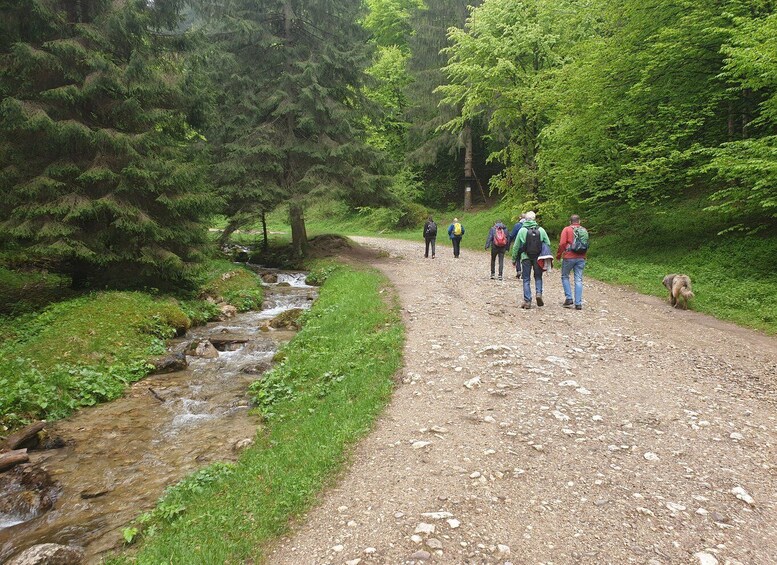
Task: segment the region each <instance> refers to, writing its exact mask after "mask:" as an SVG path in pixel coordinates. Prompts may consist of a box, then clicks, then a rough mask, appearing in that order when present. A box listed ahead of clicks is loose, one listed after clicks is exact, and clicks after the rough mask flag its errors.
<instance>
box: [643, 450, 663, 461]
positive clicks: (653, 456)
mask: <svg viewBox="0 0 777 565" xmlns="http://www.w3.org/2000/svg"><path fill="white" fill-rule="evenodd" d="M644 457H645V459H647V460H648V461H660V460H661V459H660V458H659V457H658V455H656V454H655V453H653V452H652V451H648V452H647V453H645V455H644Z"/></svg>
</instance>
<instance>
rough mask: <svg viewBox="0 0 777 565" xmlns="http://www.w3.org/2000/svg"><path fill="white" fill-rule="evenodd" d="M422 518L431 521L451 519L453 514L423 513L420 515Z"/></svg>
mask: <svg viewBox="0 0 777 565" xmlns="http://www.w3.org/2000/svg"><path fill="white" fill-rule="evenodd" d="M421 516H423V517H424V518H431V519H432V520H443V519H444V518H453V514H451V513H450V512H424V513H423V514H421Z"/></svg>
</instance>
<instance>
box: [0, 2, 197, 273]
mask: <svg viewBox="0 0 777 565" xmlns="http://www.w3.org/2000/svg"><path fill="white" fill-rule="evenodd" d="M173 4H174V3H171V2H157V3H156V4H150V3H148V2H145V1H144V0H130V1H127V2H121V3H115V2H110V1H108V0H19V1H18V2H14V3H13V4H12V5H11V6H10V7H8V8H7V9H6V10H5V11H4V12H5V14H4V15H5V18H4V21H3V24H4V26H5V29H4V30H3V31H4V33H3V34H2V36H3V39H2V43H0V49H1V50H2V51H1V52H0V94H2V96H3V101H2V103H1V104H0V163H2V175H0V177H1V180H0V190H1V191H2V193H3V195H4V196H5V198H4V199H3V201H4V202H3V206H4V207H3V209H2V214H3V218H2V220H3V221H2V224H1V225H2V228H0V229H2V231H3V235H4V236H5V238H4V239H5V241H6V243H8V242H13V243H14V244H16V245H17V246H19V247H17V249H21V250H22V251H23V254H24V256H25V257H26V258H27V259H31V260H43V261H45V262H46V264H47V265H49V268H53V269H58V270H62V271H64V272H66V273H69V274H70V275H71V277H72V281H73V285H74V286H76V287H79V286H84V285H86V284H87V283H92V284H115V285H120V286H136V285H145V284H153V285H160V284H171V283H175V282H177V281H179V280H181V278H182V277H184V276H185V275H186V274H187V272H188V268H189V267H191V266H192V265H193V262H194V261H196V260H197V259H198V257H199V248H200V245H201V244H202V243H203V242H204V240H205V236H206V230H205V227H204V223H203V220H204V218H205V217H206V216H207V215H208V214H209V201H208V198H207V197H206V193H205V191H204V189H203V183H202V180H201V176H202V175H201V173H200V171H199V170H198V168H197V167H195V166H193V165H192V163H191V162H190V161H189V159H188V158H187V154H186V152H187V148H188V147H189V146H190V144H191V140H193V139H195V138H196V137H197V135H196V132H194V131H193V130H192V128H191V126H190V124H189V123H188V122H187V119H186V115H185V112H184V109H185V108H186V107H187V106H189V105H190V99H189V97H188V96H186V95H184V94H183V93H182V92H181V89H180V83H181V80H182V77H183V76H184V73H185V61H184V60H183V59H182V58H181V57H180V54H179V53H177V52H176V50H175V49H172V48H170V47H171V46H170V45H168V44H167V43H169V42H171V41H173V39H172V38H170V37H169V36H167V37H166V36H163V35H158V34H152V33H151V32H150V31H149V30H150V28H151V27H152V26H153V25H155V24H156V23H157V22H156V21H155V20H154V18H155V17H156V16H158V15H161V16H162V17H164V18H166V19H167V20H168V22H169V23H172V22H174V18H173V16H172V15H171V12H170V10H169V9H170V8H171V6H172V5H173ZM165 42H167V43H165Z"/></svg>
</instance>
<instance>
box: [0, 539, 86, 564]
mask: <svg viewBox="0 0 777 565" xmlns="http://www.w3.org/2000/svg"><path fill="white" fill-rule="evenodd" d="M83 559H84V550H83V549H81V548H80V547H75V546H72V545H59V544H56V543H43V544H40V545H33V546H32V547H30V548H29V549H25V550H24V551H23V552H22V553H20V554H19V555H17V556H16V557H14V558H13V559H11V560H10V561H8V562H7V564H6V565H75V564H77V563H81V562H82V561H83Z"/></svg>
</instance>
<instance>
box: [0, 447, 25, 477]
mask: <svg viewBox="0 0 777 565" xmlns="http://www.w3.org/2000/svg"><path fill="white" fill-rule="evenodd" d="M29 460H30V456H29V455H27V450H26V449H17V450H16V451H7V452H6V453H0V472H2V471H5V470H7V469H11V468H12V467H16V466H17V465H19V464H21V463H27V461H29Z"/></svg>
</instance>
